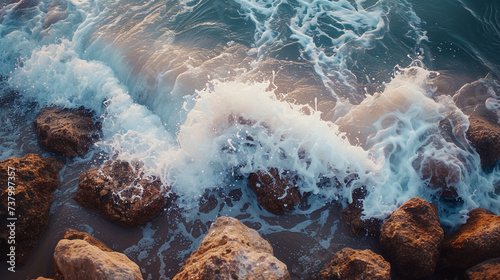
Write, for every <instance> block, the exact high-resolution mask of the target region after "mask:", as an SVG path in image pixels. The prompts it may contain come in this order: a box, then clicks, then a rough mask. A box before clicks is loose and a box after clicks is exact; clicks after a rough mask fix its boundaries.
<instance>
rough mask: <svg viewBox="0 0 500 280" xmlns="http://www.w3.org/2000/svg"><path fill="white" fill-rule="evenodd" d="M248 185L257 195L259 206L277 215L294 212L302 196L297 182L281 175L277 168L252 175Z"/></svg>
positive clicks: (249, 177)
mask: <svg viewBox="0 0 500 280" xmlns="http://www.w3.org/2000/svg"><path fill="white" fill-rule="evenodd" d="M248 185H249V186H250V188H251V189H252V190H253V191H254V192H255V194H256V195H257V200H258V201H259V204H260V205H262V207H264V209H266V210H267V211H269V212H271V213H273V214H276V215H280V214H283V213H284V212H285V211H287V210H293V209H294V208H295V205H297V204H298V203H299V202H300V198H301V195H300V192H299V189H298V188H297V186H296V185H295V182H294V181H293V180H292V179H290V178H288V177H285V176H283V175H281V174H280V173H279V171H278V169H277V168H271V169H269V170H268V172H266V173H264V172H262V171H257V172H256V173H251V174H250V175H249V176H248Z"/></svg>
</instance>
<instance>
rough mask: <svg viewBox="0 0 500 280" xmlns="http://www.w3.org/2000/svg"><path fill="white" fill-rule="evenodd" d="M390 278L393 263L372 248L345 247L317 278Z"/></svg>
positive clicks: (319, 279) (329, 279)
mask: <svg viewBox="0 0 500 280" xmlns="http://www.w3.org/2000/svg"><path fill="white" fill-rule="evenodd" d="M334 279H339V280H340V279H342V280H351V279H352V280H361V279H366V280H388V279H391V264H390V263H389V262H387V261H386V260H385V259H384V258H383V257H382V256H381V255H379V254H375V253H374V252H373V251H371V250H368V249H367V250H355V249H351V248H344V249H342V250H340V251H338V252H337V253H335V255H333V258H332V260H331V261H330V262H329V263H328V264H327V265H326V267H325V268H324V269H323V270H322V271H321V272H320V273H319V275H318V276H317V277H316V280H334Z"/></svg>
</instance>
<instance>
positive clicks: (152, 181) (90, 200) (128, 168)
mask: <svg viewBox="0 0 500 280" xmlns="http://www.w3.org/2000/svg"><path fill="white" fill-rule="evenodd" d="M168 190H169V189H166V188H163V186H162V182H161V181H160V179H158V178H156V177H154V176H146V175H145V174H144V171H143V170H142V168H141V166H140V164H136V165H135V166H132V165H130V163H128V162H126V161H121V160H110V161H108V162H107V163H106V164H105V165H104V166H103V167H102V168H92V169H90V170H88V171H87V172H85V173H83V174H82V175H80V178H79V189H78V192H77V194H76V196H75V200H76V201H77V202H78V203H80V204H81V205H82V206H84V207H87V208H89V209H92V210H95V211H97V212H99V213H101V214H102V215H103V216H105V217H106V218H108V219H110V220H113V221H115V222H118V223H120V224H122V225H126V226H135V225H138V224H143V223H145V222H147V221H149V220H151V219H153V218H154V217H155V216H156V215H158V214H159V213H160V212H161V211H162V209H163V206H164V205H165V202H166V201H167V199H168V198H167V196H166V194H167V192H168Z"/></svg>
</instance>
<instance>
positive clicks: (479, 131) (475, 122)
mask: <svg viewBox="0 0 500 280" xmlns="http://www.w3.org/2000/svg"><path fill="white" fill-rule="evenodd" d="M469 122H470V126H469V130H467V132H466V135H467V139H468V140H469V141H470V142H471V145H472V146H473V147H474V149H475V150H476V152H477V153H478V154H479V157H480V158H481V165H483V166H486V165H493V164H495V163H496V162H497V161H498V160H500V125H499V124H498V122H497V121H496V119H493V118H491V117H490V118H485V117H481V116H479V115H477V114H472V115H470V116H469Z"/></svg>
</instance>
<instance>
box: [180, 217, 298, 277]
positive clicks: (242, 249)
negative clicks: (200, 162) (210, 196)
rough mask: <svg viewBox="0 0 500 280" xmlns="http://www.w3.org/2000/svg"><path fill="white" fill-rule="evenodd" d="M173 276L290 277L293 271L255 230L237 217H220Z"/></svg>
mask: <svg viewBox="0 0 500 280" xmlns="http://www.w3.org/2000/svg"><path fill="white" fill-rule="evenodd" d="M173 279H174V280H183V279H186V280H187V279H219V280H224V279H247V280H252V279H269V280H273V279H290V275H289V273H288V270H287V267H286V265H285V264H284V263H282V262H281V261H279V260H278V259H277V258H276V257H274V256H273V248H272V247H271V245H270V244H269V242H267V241H266V240H264V239H263V238H262V237H260V235H259V234H258V233H257V232H256V231H255V230H253V229H250V228H248V227H247V226H245V225H243V224H242V223H240V222H239V221H238V220H237V219H235V218H230V217H220V218H218V219H217V221H215V222H214V223H213V224H212V225H211V226H210V230H209V231H208V233H207V235H206V236H205V238H204V239H203V241H202V243H201V245H200V247H199V248H198V249H197V250H196V251H195V252H194V253H193V254H192V255H191V257H189V259H187V260H186V262H185V264H184V265H183V266H182V267H181V268H180V270H179V273H178V274H177V275H176V276H175V277H174V278H173Z"/></svg>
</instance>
